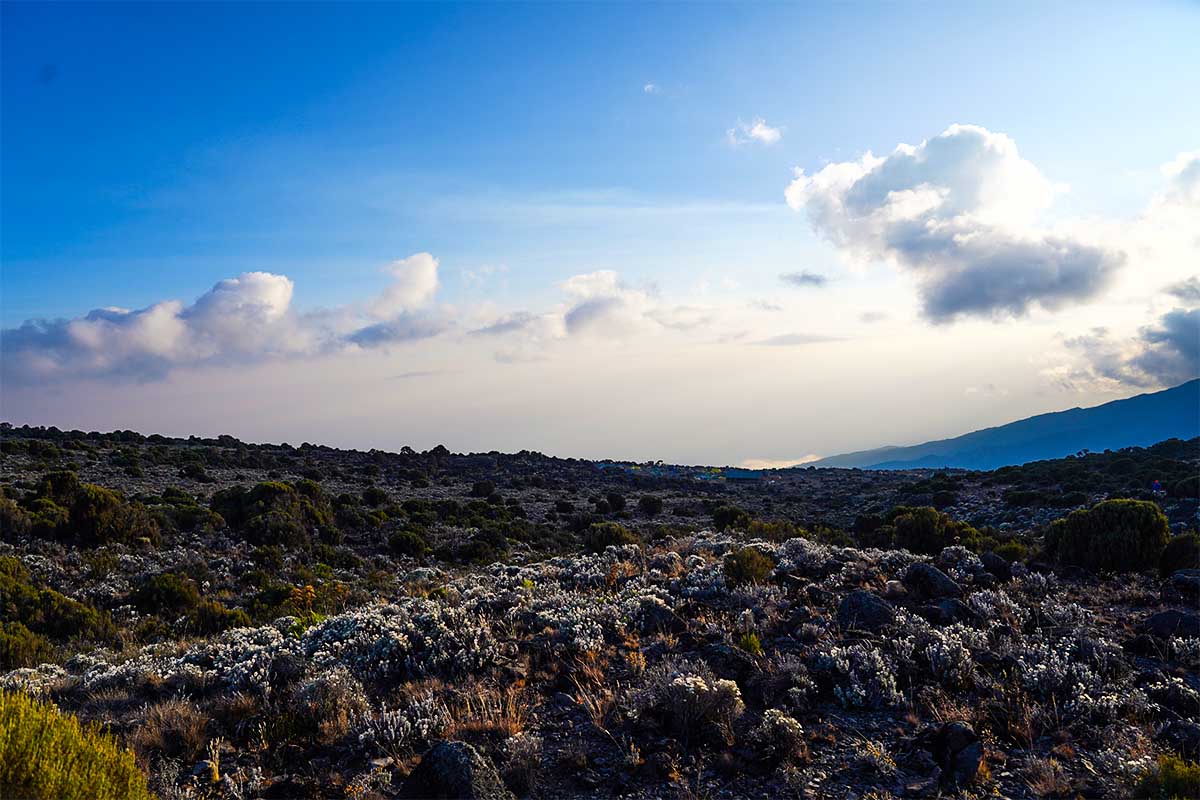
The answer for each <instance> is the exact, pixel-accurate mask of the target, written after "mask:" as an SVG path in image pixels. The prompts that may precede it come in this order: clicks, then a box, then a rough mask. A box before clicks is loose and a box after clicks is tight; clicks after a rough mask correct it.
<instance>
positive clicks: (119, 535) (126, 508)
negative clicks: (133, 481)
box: [70, 483, 160, 545]
mask: <svg viewBox="0 0 1200 800" xmlns="http://www.w3.org/2000/svg"><path fill="white" fill-rule="evenodd" d="M70 524H71V529H72V532H73V533H74V534H75V536H76V537H78V539H79V540H80V541H81V542H82V543H84V544H86V545H100V544H108V543H109V542H122V543H124V544H132V543H133V542H135V541H137V540H138V539H149V540H150V542H151V543H152V544H156V545H157V544H158V541H159V538H160V537H159V529H158V523H157V522H155V521H154V518H153V517H151V516H150V512H149V511H147V510H146V507H145V506H144V505H142V504H141V503H128V502H126V501H125V500H124V498H123V497H121V495H120V493H118V492H114V491H112V490H110V489H104V488H101V487H99V486H93V485H92V484H90V483H85V484H83V486H82V487H81V488H80V489H79V491H77V492H76V493H75V497H74V500H73V501H72V503H71V517H70Z"/></svg>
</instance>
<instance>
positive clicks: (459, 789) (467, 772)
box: [399, 742, 516, 800]
mask: <svg viewBox="0 0 1200 800" xmlns="http://www.w3.org/2000/svg"><path fill="white" fill-rule="evenodd" d="M399 796H400V797H401V798H404V800H418V799H419V800H516V796H515V795H513V793H512V792H510V791H509V790H508V789H507V788H506V787H505V786H504V782H503V781H501V780H500V776H499V775H498V774H497V773H496V768H495V767H494V766H492V762H490V761H488V760H487V759H486V758H484V757H483V756H482V755H480V754H479V751H477V750H476V749H475V748H474V747H472V746H471V745H469V744H467V743H466V742H438V743H437V744H435V745H434V746H433V747H431V748H429V750H427V751H426V752H425V755H423V756H421V763H419V764H417V766H416V767H415V768H414V769H413V771H412V772H410V773H409V775H408V777H407V778H405V780H404V785H403V787H402V788H401V790H400V795H399Z"/></svg>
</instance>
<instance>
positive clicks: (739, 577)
mask: <svg viewBox="0 0 1200 800" xmlns="http://www.w3.org/2000/svg"><path fill="white" fill-rule="evenodd" d="M774 570H775V561H774V560H773V559H772V558H771V557H770V556H768V555H765V554H763V553H762V552H760V551H758V550H755V549H754V548H753V547H743V548H742V549H741V550H738V551H737V552H736V553H732V554H730V555H728V556H726V557H725V581H726V583H728V584H729V585H730V586H744V585H745V584H748V583H766V582H767V580H768V579H769V578H770V577H771V573H772V572H773V571H774Z"/></svg>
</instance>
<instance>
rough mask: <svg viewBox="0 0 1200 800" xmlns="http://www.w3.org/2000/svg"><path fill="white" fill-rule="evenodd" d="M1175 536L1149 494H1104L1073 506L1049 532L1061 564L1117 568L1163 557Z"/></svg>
mask: <svg viewBox="0 0 1200 800" xmlns="http://www.w3.org/2000/svg"><path fill="white" fill-rule="evenodd" d="M1169 539H1170V529H1169V528H1168V526H1167V518H1166V517H1165V516H1164V515H1163V513H1162V511H1160V510H1159V508H1158V506H1156V505H1155V504H1154V503H1151V502H1149V501H1146V500H1105V501H1104V502H1102V503H1097V504H1096V505H1094V506H1092V507H1091V508H1090V509H1080V510H1078V511H1072V512H1071V513H1070V514H1069V515H1068V516H1067V517H1066V518H1065V519H1059V520H1055V521H1054V522H1053V523H1052V524H1051V525H1050V528H1049V530H1048V531H1047V532H1046V550H1047V552H1048V553H1049V554H1050V555H1052V556H1053V557H1054V558H1055V559H1057V560H1058V562H1059V563H1061V564H1070V565H1074V566H1080V567H1086V568H1088V569H1095V570H1108V571H1113V572H1124V571H1136V570H1142V569H1147V568H1149V567H1152V566H1155V565H1157V563H1158V558H1159V554H1160V553H1162V551H1163V548H1165V547H1166V545H1167V542H1168V541H1169Z"/></svg>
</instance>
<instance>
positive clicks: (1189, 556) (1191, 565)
mask: <svg viewBox="0 0 1200 800" xmlns="http://www.w3.org/2000/svg"><path fill="white" fill-rule="evenodd" d="M1197 568H1200V536H1198V535H1196V534H1194V533H1184V534H1181V535H1179V536H1176V537H1174V538H1172V539H1171V541H1169V542H1167V546H1166V547H1164V548H1163V551H1162V553H1161V554H1160V555H1159V557H1158V572H1159V574H1160V575H1162V576H1163V577H1164V578H1165V577H1167V576H1168V575H1170V574H1171V573H1172V572H1174V571H1175V570H1177V569H1197Z"/></svg>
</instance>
